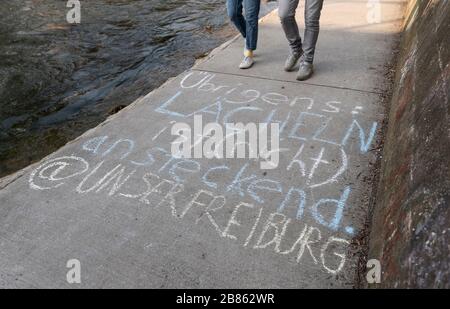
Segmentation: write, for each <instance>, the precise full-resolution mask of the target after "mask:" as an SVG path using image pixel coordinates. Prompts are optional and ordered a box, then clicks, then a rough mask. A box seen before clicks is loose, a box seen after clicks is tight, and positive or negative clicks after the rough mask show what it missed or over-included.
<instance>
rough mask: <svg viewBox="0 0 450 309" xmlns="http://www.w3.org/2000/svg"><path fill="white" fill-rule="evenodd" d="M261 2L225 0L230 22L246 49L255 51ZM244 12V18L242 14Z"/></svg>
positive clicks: (255, 0)
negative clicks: (241, 38)
mask: <svg viewBox="0 0 450 309" xmlns="http://www.w3.org/2000/svg"><path fill="white" fill-rule="evenodd" d="M260 6H261V0H227V11H228V16H229V17H230V20H231V21H232V22H233V24H234V25H235V26H236V28H237V29H238V30H239V32H240V33H241V34H242V36H243V37H244V38H245V45H246V48H247V49H250V50H255V49H256V47H257V44H258V19H259V17H258V16H259V9H260ZM242 9H244V10H245V18H244V15H243V14H242Z"/></svg>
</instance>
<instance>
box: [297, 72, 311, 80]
mask: <svg viewBox="0 0 450 309" xmlns="http://www.w3.org/2000/svg"><path fill="white" fill-rule="evenodd" d="M313 73H314V72H311V74H309V75H307V76H304V77H298V76H297V78H296V79H297V80H298V81H300V82H301V81H305V80H307V79H310V78H311V76H313Z"/></svg>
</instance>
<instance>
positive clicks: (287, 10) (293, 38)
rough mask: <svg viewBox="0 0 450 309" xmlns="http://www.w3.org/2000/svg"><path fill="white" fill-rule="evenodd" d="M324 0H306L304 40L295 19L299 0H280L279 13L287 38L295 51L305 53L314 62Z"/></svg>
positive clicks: (306, 57) (306, 58) (310, 61)
mask: <svg viewBox="0 0 450 309" xmlns="http://www.w3.org/2000/svg"><path fill="white" fill-rule="evenodd" d="M323 1H324V0H305V34H304V41H303V43H302V39H301V37H300V33H299V31H298V25H297V22H296V20H295V11H296V9H297V7H298V4H299V0H278V14H279V16H280V19H281V25H282V26H283V30H284V33H285V34H286V38H287V40H288V41H289V45H290V47H291V49H292V52H293V53H296V54H298V53H301V51H302V50H303V52H304V53H305V56H304V57H305V60H306V61H307V62H309V63H312V62H313V60H314V51H315V49H316V43H317V39H318V37H319V20H320V12H321V11H322V6H323Z"/></svg>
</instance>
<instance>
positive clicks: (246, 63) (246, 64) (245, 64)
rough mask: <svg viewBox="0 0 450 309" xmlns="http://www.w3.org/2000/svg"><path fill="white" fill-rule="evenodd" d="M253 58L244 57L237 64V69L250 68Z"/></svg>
mask: <svg viewBox="0 0 450 309" xmlns="http://www.w3.org/2000/svg"><path fill="white" fill-rule="evenodd" d="M253 63H254V61H253V58H252V57H244V60H242V62H241V64H240V65H239V69H243V70H245V69H250V68H251V67H252V66H253Z"/></svg>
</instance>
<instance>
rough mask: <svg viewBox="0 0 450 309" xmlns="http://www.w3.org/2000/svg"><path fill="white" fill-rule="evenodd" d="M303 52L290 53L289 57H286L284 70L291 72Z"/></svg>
mask: <svg viewBox="0 0 450 309" xmlns="http://www.w3.org/2000/svg"><path fill="white" fill-rule="evenodd" d="M302 55H303V52H301V53H291V54H290V55H289V57H288V58H287V59H286V63H285V64H284V70H285V71H286V72H292V71H294V69H295V66H296V65H297V63H298V60H299V59H300V58H301V57H302Z"/></svg>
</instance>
